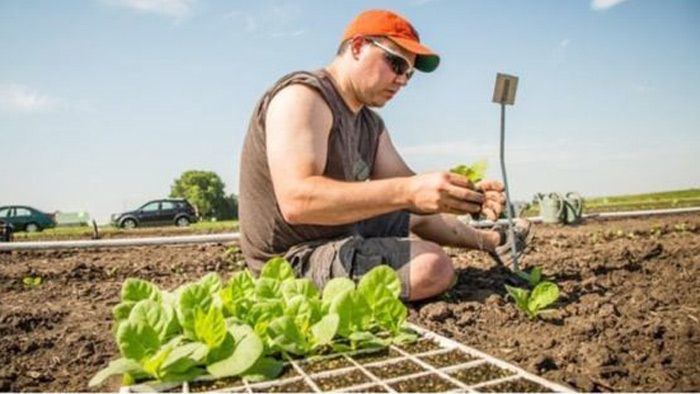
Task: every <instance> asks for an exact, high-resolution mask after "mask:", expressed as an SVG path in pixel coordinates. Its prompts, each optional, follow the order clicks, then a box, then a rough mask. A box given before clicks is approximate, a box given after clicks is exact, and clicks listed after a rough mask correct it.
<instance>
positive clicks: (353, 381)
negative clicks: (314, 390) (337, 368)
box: [314, 369, 372, 391]
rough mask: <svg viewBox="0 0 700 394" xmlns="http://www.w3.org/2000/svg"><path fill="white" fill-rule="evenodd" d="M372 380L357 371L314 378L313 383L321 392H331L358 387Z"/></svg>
mask: <svg viewBox="0 0 700 394" xmlns="http://www.w3.org/2000/svg"><path fill="white" fill-rule="evenodd" d="M371 381H372V380H371V379H370V378H369V376H367V375H365V374H364V373H363V372H362V371H360V370H359V369H356V370H353V371H351V372H348V373H343V374H339V375H329V376H324V377H320V378H314V383H316V385H317V386H318V388H320V389H321V390H322V391H331V390H335V389H340V388H343V387H351V386H358V385H361V384H363V383H369V382H371Z"/></svg>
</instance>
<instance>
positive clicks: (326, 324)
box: [311, 313, 340, 346]
mask: <svg viewBox="0 0 700 394" xmlns="http://www.w3.org/2000/svg"><path fill="white" fill-rule="evenodd" d="M338 323H340V316H338V314H337V313H329V314H327V315H325V316H323V318H322V319H321V320H319V321H318V322H317V323H316V324H314V325H313V327H311V333H312V334H313V338H314V345H315V346H321V345H327V344H330V343H331V342H332V341H333V337H335V333H336V332H338Z"/></svg>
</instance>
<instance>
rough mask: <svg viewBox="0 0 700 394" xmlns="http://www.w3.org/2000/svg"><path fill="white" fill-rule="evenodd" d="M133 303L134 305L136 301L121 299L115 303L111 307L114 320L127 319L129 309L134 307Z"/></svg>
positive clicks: (129, 312)
mask: <svg viewBox="0 0 700 394" xmlns="http://www.w3.org/2000/svg"><path fill="white" fill-rule="evenodd" d="M134 305H136V301H122V302H120V303H119V304H117V305H115V306H114V308H112V315H113V316H114V320H116V321H118V322H119V321H122V320H126V319H128V318H129V314H131V310H132V309H134Z"/></svg>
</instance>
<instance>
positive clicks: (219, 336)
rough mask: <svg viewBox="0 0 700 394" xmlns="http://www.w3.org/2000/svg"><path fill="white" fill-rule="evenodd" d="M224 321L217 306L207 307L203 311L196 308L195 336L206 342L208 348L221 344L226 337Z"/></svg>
mask: <svg viewBox="0 0 700 394" xmlns="http://www.w3.org/2000/svg"><path fill="white" fill-rule="evenodd" d="M226 333H227V331H226V323H224V314H223V313H222V312H221V309H219V308H209V312H207V313H205V312H203V311H202V310H201V309H199V308H197V309H196V311H195V318H194V334H195V338H196V339H197V340H198V341H200V342H204V343H206V344H207V346H208V347H209V349H213V348H215V347H217V346H219V345H220V344H221V342H223V341H224V338H225V337H226Z"/></svg>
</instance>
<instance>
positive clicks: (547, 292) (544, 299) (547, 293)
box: [528, 282, 559, 314]
mask: <svg viewBox="0 0 700 394" xmlns="http://www.w3.org/2000/svg"><path fill="white" fill-rule="evenodd" d="M557 299H559V286H557V285H556V284H554V283H552V282H542V283H540V284H539V285H537V286H535V288H534V289H533V290H532V294H530V299H529V301H528V309H530V311H532V312H534V313H535V314H537V312H538V311H539V310H540V309H543V308H545V307H547V306H548V305H549V304H551V303H553V302H555V301H556V300H557Z"/></svg>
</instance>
